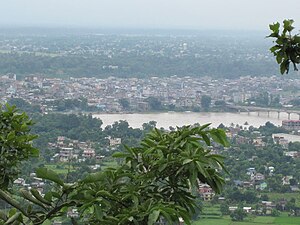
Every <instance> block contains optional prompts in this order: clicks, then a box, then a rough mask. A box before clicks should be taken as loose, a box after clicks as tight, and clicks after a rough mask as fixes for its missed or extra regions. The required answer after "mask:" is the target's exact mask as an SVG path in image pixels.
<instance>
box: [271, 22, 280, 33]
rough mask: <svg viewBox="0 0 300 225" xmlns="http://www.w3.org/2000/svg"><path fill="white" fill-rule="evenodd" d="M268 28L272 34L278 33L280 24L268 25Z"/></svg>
mask: <svg viewBox="0 0 300 225" xmlns="http://www.w3.org/2000/svg"><path fill="white" fill-rule="evenodd" d="M269 27H270V30H271V31H273V32H274V33H278V32H279V28H280V24H279V23H278V22H277V23H274V24H270V25H269Z"/></svg>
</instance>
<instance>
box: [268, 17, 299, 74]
mask: <svg viewBox="0 0 300 225" xmlns="http://www.w3.org/2000/svg"><path fill="white" fill-rule="evenodd" d="M293 23H294V20H292V19H289V20H284V21H283V30H282V32H281V33H280V24H279V23H278V22H277V23H275V24H270V25H269V27H270V30H271V31H272V33H271V34H270V35H269V36H267V37H271V38H275V39H276V40H275V41H274V42H275V43H276V45H274V46H273V47H271V48H270V51H271V52H272V53H273V54H274V56H275V57H276V61H277V63H278V64H279V65H280V72H281V74H284V73H288V72H289V69H290V64H291V63H292V64H293V67H294V70H295V71H298V68H297V64H299V63H300V36H299V34H296V35H293V34H292V31H293V30H294V27H293Z"/></svg>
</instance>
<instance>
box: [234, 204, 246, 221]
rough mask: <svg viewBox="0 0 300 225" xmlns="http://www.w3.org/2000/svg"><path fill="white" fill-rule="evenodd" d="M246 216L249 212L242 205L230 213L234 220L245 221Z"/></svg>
mask: <svg viewBox="0 0 300 225" xmlns="http://www.w3.org/2000/svg"><path fill="white" fill-rule="evenodd" d="M246 216H247V213H246V212H245V211H244V210H243V209H242V208H240V207H239V208H238V209H236V210H234V211H233V212H232V213H231V214H230V217H231V219H232V220H233V221H243V220H244V219H245V217H246Z"/></svg>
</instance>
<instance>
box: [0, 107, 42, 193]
mask: <svg viewBox="0 0 300 225" xmlns="http://www.w3.org/2000/svg"><path fill="white" fill-rule="evenodd" d="M32 124H33V123H32V121H31V120H30V119H29V118H28V116H27V115H26V114H25V113H22V114H20V113H18V111H17V109H16V108H15V107H14V106H12V107H10V106H9V105H6V107H3V108H1V106H0V151H1V152H0V189H6V188H7V187H8V185H9V183H10V182H11V181H13V180H14V179H16V178H17V176H18V174H19V167H18V166H19V163H20V161H23V160H26V159H28V158H29V157H33V156H38V154H39V151H38V150H37V149H35V148H33V147H32V144H31V141H32V140H33V139H35V138H36V136H35V135H31V134H30V126H31V125H32Z"/></svg>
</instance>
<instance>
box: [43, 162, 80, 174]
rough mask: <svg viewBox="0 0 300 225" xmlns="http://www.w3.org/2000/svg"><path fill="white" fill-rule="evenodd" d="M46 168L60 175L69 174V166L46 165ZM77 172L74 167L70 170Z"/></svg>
mask: <svg viewBox="0 0 300 225" xmlns="http://www.w3.org/2000/svg"><path fill="white" fill-rule="evenodd" d="M45 167H46V168H48V169H51V170H53V171H54V172H56V173H58V174H67V173H68V170H69V169H68V168H69V165H68V164H64V163H59V164H47V165H45ZM72 171H75V170H74V169H73V168H72V167H71V168H70V172H72Z"/></svg>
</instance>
